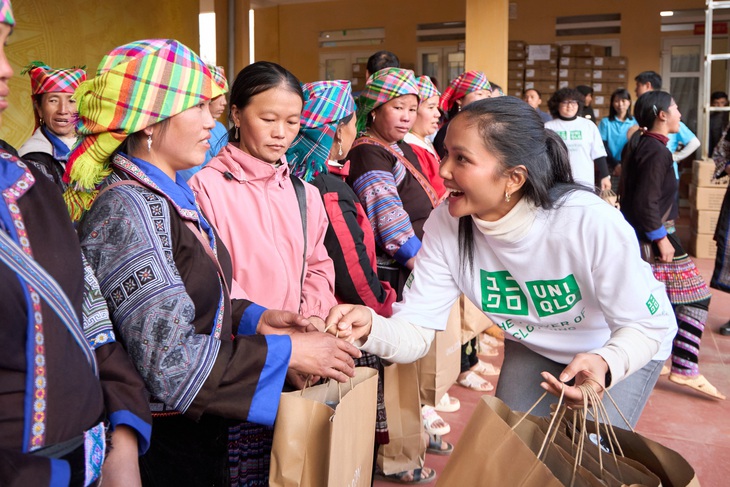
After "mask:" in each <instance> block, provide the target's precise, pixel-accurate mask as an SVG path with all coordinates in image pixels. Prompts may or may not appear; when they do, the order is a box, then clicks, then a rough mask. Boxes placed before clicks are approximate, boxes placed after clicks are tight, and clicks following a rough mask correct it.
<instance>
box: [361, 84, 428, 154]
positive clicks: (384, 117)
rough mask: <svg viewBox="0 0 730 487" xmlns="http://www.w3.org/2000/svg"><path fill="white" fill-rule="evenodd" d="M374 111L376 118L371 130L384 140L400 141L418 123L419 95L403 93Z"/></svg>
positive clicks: (389, 141)
mask: <svg viewBox="0 0 730 487" xmlns="http://www.w3.org/2000/svg"><path fill="white" fill-rule="evenodd" d="M373 113H374V115H375V120H373V122H372V123H371V124H370V129H371V131H372V132H375V135H377V136H378V137H380V138H381V139H383V141H384V142H388V143H391V144H392V143H393V142H398V141H399V140H403V137H405V136H406V134H407V133H408V132H409V131H410V130H411V128H412V127H413V124H414V123H416V116H417V114H418V97H417V96H416V95H403V96H399V97H398V98H393V99H392V100H390V101H388V102H386V103H383V104H382V105H380V106H379V107H378V108H376V109H375V110H373Z"/></svg>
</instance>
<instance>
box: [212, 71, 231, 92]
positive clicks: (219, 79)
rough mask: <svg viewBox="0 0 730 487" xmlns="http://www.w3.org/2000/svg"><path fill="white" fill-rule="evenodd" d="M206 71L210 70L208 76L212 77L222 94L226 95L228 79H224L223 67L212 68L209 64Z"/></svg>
mask: <svg viewBox="0 0 730 487" xmlns="http://www.w3.org/2000/svg"><path fill="white" fill-rule="evenodd" d="M208 69H210V74H211V75H212V76H213V81H215V84H217V85H218V86H219V87H220V89H221V90H222V91H223V94H226V93H228V91H229V89H228V78H226V71H225V70H224V69H223V66H212V65H210V64H209V65H208Z"/></svg>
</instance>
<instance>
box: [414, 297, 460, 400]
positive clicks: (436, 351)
mask: <svg viewBox="0 0 730 487" xmlns="http://www.w3.org/2000/svg"><path fill="white" fill-rule="evenodd" d="M460 311H461V309H460V306H459V302H458V301H457V302H456V303H454V306H452V307H451V313H450V314H449V320H448V321H447V322H446V329H445V330H443V331H437V332H436V337H435V338H434V340H433V342H432V343H431V348H430V349H429V351H428V353H427V354H426V355H425V356H424V357H423V358H421V359H420V360H418V361H417V362H416V364H417V366H418V385H419V387H420V390H421V404H426V405H427V406H435V405H436V404H437V403H438V402H439V401H440V400H441V398H442V397H443V395H444V394H445V393H446V392H447V391H448V390H449V388H450V387H451V386H452V385H454V382H456V379H457V378H458V377H459V373H460V372H461V315H460Z"/></svg>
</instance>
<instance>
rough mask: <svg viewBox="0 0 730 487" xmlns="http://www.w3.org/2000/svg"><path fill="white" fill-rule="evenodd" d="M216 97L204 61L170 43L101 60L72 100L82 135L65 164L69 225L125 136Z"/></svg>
mask: <svg viewBox="0 0 730 487" xmlns="http://www.w3.org/2000/svg"><path fill="white" fill-rule="evenodd" d="M220 94H222V93H221V89H220V87H219V86H218V85H217V84H216V83H215V82H213V79H212V75H211V73H210V70H209V69H208V67H207V66H206V65H205V63H204V62H203V61H202V60H201V59H200V58H199V57H198V56H197V54H195V53H194V52H193V51H191V50H190V49H188V48H187V47H186V46H184V45H183V44H181V43H180V42H178V41H176V40H173V39H149V40H142V41H136V42H131V43H129V44H125V45H123V46H120V47H117V48H116V49H114V50H112V51H111V52H110V53H109V54H107V55H106V56H104V58H103V59H102V60H101V63H100V64H99V69H98V72H97V75H96V77H95V78H93V79H90V80H88V81H85V82H83V83H81V85H80V86H79V88H78V89H77V90H76V94H75V95H74V98H75V99H76V101H77V106H78V111H79V121H78V122H77V126H76V131H77V132H78V134H79V135H81V136H83V137H82V138H81V140H80V141H79V143H78V144H77V145H76V147H74V149H73V151H72V152H71V155H70V156H69V160H68V164H66V174H64V176H63V177H64V180H65V181H66V182H68V183H70V186H69V189H68V190H67V191H66V193H65V194H64V198H65V199H66V204H67V205H68V208H69V212H70V213H71V218H72V219H73V220H74V221H75V220H78V219H79V218H80V217H81V214H82V213H83V211H84V210H87V209H89V208H90V207H91V203H92V202H93V201H94V198H95V197H96V194H97V190H96V189H97V186H98V185H99V184H100V183H101V182H102V181H104V179H105V178H106V177H107V176H108V175H109V174H110V173H111V167H110V164H109V157H110V156H111V155H112V153H114V151H115V150H117V149H118V148H119V146H120V145H121V144H122V142H124V140H125V139H126V138H127V137H128V136H129V135H131V134H133V133H135V132H138V131H140V130H142V129H144V128H147V127H149V126H151V125H154V124H156V123H157V122H161V121H162V120H165V119H168V118H170V117H172V116H174V115H177V114H178V113H181V112H183V111H185V110H187V109H188V108H190V107H193V106H195V105H197V104H198V103H200V102H201V101H205V100H210V99H212V98H215V97H216V96H218V95H220Z"/></svg>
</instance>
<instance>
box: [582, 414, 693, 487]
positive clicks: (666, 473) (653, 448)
mask: <svg viewBox="0 0 730 487" xmlns="http://www.w3.org/2000/svg"><path fill="white" fill-rule="evenodd" d="M587 428H588V431H593V430H595V426H594V425H593V424H592V423H591V422H588V425H587ZM614 431H615V433H616V438H617V440H618V443H619V445H620V446H621V450H622V451H623V454H624V456H625V457H626V458H630V459H632V460H636V461H637V462H639V463H641V464H642V465H644V466H645V467H646V468H648V469H649V470H650V471H651V472H652V473H654V475H656V476H657V477H659V480H661V485H662V487H700V481H699V480H698V479H697V475H696V474H695V471H694V469H693V468H692V466H691V465H690V464H689V463H688V462H687V460H685V459H684V458H683V457H682V455H680V454H679V453H677V452H676V451H674V450H672V449H670V448H667V447H666V446H663V445H661V444H659V443H657V442H656V441H654V440H650V439H649V438H647V437H645V436H642V435H640V434H639V433H636V432H634V431H629V430H625V429H621V428H614Z"/></svg>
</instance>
